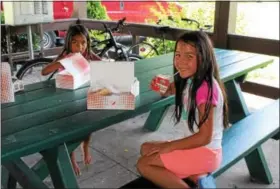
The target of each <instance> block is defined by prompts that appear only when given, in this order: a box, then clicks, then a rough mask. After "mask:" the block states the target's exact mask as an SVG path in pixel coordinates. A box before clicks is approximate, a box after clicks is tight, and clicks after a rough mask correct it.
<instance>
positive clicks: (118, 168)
mask: <svg viewBox="0 0 280 189" xmlns="http://www.w3.org/2000/svg"><path fill="white" fill-rule="evenodd" d="M244 95H245V100H246V102H247V104H248V106H249V108H250V111H255V110H256V109H258V108H261V107H262V106H264V105H265V104H268V103H270V102H271V100H270V99H265V98H260V97H257V96H254V95H249V94H244ZM256 100H257V101H258V102H259V103H258V104H256V103H254V102H256ZM172 111H173V107H171V108H170V109H169V112H168V114H167V116H166V117H165V119H164V121H163V123H162V125H161V127H160V128H159V130H158V131H156V132H148V131H145V130H143V124H144V122H145V120H146V118H147V116H148V113H146V114H143V115H140V116H138V117H135V118H133V119H130V120H127V121H124V122H121V123H119V124H115V125H113V126H110V127H108V128H106V129H103V130H100V131H98V132H95V133H93V134H92V141H91V146H90V147H91V152H92V155H93V163H92V165H90V166H89V167H88V168H86V167H85V166H84V165H83V163H82V157H81V151H80V148H79V149H77V150H76V152H77V153H76V155H77V158H78V161H79V165H80V167H81V169H82V175H81V176H79V177H78V178H77V179H78V183H79V186H80V188H118V187H120V186H122V185H124V184H126V183H128V182H130V181H131V180H133V179H135V178H137V177H138V176H139V174H138V172H137V170H136V168H135V164H136V162H137V159H138V157H139V147H140V145H141V144H142V143H143V142H145V141H150V140H166V139H169V140H170V139H176V138H179V137H182V136H184V134H185V131H184V130H185V128H184V126H183V124H179V125H177V126H173V124H172V121H171V115H172ZM263 151H264V154H265V156H266V159H267V162H268V165H269V168H270V171H271V173H272V176H273V180H274V182H273V184H271V185H264V184H260V183H256V182H254V181H252V180H250V177H249V173H248V170H247V167H246V164H245V161H244V160H241V161H240V162H238V163H237V164H236V165H234V166H233V167H232V168H230V169H229V170H227V171H226V172H225V173H224V174H222V175H221V176H219V177H218V178H217V186H218V188H279V141H274V140H269V141H267V142H266V143H265V144H264V145H263ZM38 158H40V156H39V155H37V154H34V155H31V156H28V157H26V158H24V161H26V162H27V163H28V164H29V165H32V164H34V163H35V162H36V161H37V160H38ZM45 182H46V184H48V185H49V186H52V184H51V181H50V179H49V178H47V179H46V180H45Z"/></svg>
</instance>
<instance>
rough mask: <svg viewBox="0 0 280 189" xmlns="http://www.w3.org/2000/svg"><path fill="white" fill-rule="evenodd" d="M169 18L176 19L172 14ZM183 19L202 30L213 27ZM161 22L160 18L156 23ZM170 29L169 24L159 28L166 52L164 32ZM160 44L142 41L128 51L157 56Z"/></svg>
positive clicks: (146, 55)
mask: <svg viewBox="0 0 280 189" xmlns="http://www.w3.org/2000/svg"><path fill="white" fill-rule="evenodd" d="M168 20H171V21H174V19H173V18H172V17H171V16H168ZM181 20H182V21H186V22H187V24H188V25H192V24H196V28H197V29H199V30H200V31H209V30H210V29H211V28H212V27H213V26H212V25H204V26H203V27H201V26H200V23H199V22H198V21H197V20H195V19H189V18H181ZM161 22H162V20H158V21H157V23H156V24H157V25H159V24H160V23H161ZM169 29H170V27H169V26H160V27H159V28H157V33H159V34H160V35H161V38H160V39H161V41H162V47H163V49H164V54H166V45H165V38H164V34H165V33H167V32H168V30H169ZM160 45H161V44H160V43H156V44H155V45H152V44H151V43H149V42H147V41H142V42H139V43H137V44H135V45H132V46H131V47H130V48H129V50H128V53H130V52H139V53H140V56H141V57H143V58H147V57H153V56H157V55H159V54H160V53H159V52H158V50H157V49H158V48H159V47H160Z"/></svg>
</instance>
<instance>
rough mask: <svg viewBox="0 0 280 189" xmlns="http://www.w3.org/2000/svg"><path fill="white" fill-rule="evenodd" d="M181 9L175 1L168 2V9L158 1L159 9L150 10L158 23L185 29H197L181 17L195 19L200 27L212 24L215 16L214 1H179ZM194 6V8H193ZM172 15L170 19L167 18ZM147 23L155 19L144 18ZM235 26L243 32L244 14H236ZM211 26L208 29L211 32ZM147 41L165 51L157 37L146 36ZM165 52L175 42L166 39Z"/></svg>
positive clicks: (159, 50)
mask: <svg viewBox="0 0 280 189" xmlns="http://www.w3.org/2000/svg"><path fill="white" fill-rule="evenodd" d="M180 5H182V7H183V8H182V9H181V10H180V9H179V8H178V7H177V6H176V4H175V3H171V2H170V3H169V4H168V9H167V10H165V9H164V8H163V7H162V5H161V4H160V3H159V2H158V6H159V7H160V9H159V10H156V9H154V8H151V9H150V11H151V13H152V14H154V15H155V16H156V17H157V18H158V20H161V22H160V25H164V26H170V27H175V28H184V29H187V30H197V29H198V28H197V25H196V24H195V23H188V22H186V21H182V18H190V19H194V20H197V21H198V22H199V24H200V28H201V27H202V28H203V26H204V25H212V26H214V17H215V2H203V3H197V2H196V3H190V2H180ZM194 7H195V8H194ZM169 17H172V20H170V19H169ZM146 22H147V23H149V24H156V22H157V20H149V19H147V20H146ZM237 22H238V24H237V26H238V27H237V28H236V30H237V31H238V32H239V33H244V28H245V27H246V23H245V21H244V14H240V15H238V16H237ZM213 29H214V28H213V27H212V28H211V29H210V30H208V31H209V32H213ZM147 42H149V43H151V44H153V45H154V46H155V47H156V48H157V50H158V52H159V53H160V54H164V53H165V49H164V47H163V44H162V41H161V39H159V38H147ZM165 46H166V53H168V52H172V51H174V48H175V42H174V41H169V40H166V42H165Z"/></svg>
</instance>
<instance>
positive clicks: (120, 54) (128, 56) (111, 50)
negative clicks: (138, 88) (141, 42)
mask: <svg viewBox="0 0 280 189" xmlns="http://www.w3.org/2000/svg"><path fill="white" fill-rule="evenodd" d="M125 20H126V18H123V19H121V20H119V21H118V22H117V26H116V27H114V28H109V27H108V26H107V25H106V24H104V23H103V26H104V31H102V32H100V33H99V35H102V34H105V33H107V34H108V35H109V38H108V39H105V40H102V41H100V40H98V39H96V38H93V39H92V49H93V51H94V52H95V53H96V54H97V55H98V56H99V57H101V58H102V59H103V60H109V61H111V60H114V61H137V60H140V59H142V58H143V57H141V56H138V55H136V54H134V53H128V51H127V50H126V49H127V47H125V46H124V45H122V44H121V43H118V42H117V40H116V38H115V37H114V36H113V32H120V29H121V28H122V27H124V22H125ZM99 46H102V48H99Z"/></svg>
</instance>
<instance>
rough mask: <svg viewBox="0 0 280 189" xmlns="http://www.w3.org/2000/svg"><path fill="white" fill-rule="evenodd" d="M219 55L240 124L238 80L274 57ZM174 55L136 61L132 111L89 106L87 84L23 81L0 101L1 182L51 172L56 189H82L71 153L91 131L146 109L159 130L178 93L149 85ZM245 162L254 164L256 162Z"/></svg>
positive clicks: (29, 180)
mask: <svg viewBox="0 0 280 189" xmlns="http://www.w3.org/2000/svg"><path fill="white" fill-rule="evenodd" d="M215 54H216V58H217V61H218V63H219V67H220V73H221V78H222V80H223V82H224V83H225V86H226V89H227V93H228V98H229V108H230V121H231V123H236V122H238V121H240V120H241V119H243V118H244V117H246V116H248V115H249V111H248V108H247V106H246V104H245V103H244V99H243V96H242V93H241V90H240V86H239V82H242V81H243V80H244V78H245V77H244V76H246V74H247V73H248V72H250V71H252V70H255V69H257V68H262V67H265V66H267V65H268V64H270V63H271V62H273V58H272V57H270V56H266V55H260V54H254V53H247V52H241V51H235V50H224V49H215ZM172 59H173V53H170V54H166V55H162V56H158V57H155V58H150V59H145V60H140V61H137V62H136V63H135V75H136V77H137V78H138V80H139V81H140V95H139V96H138V97H137V102H136V108H135V110H133V111H132V110H130V111H128V110H127V111H125V110H87V108H86V96H87V90H88V87H89V86H88V85H85V86H84V87H81V88H79V89H77V90H74V91H71V90H63V89H57V88H55V84H54V81H53V80H52V81H46V82H41V83H35V84H31V85H28V86H25V91H24V92H21V93H19V94H17V95H16V97H15V102H14V103H9V104H2V106H1V129H2V130H1V162H2V167H4V168H5V170H6V171H7V173H8V175H6V176H5V177H4V176H3V174H2V178H1V179H2V185H3V186H4V187H8V188H15V187H16V182H18V183H19V184H20V185H21V186H23V188H47V186H46V185H45V184H44V183H43V182H42V180H44V178H46V177H47V176H48V175H49V174H50V176H51V179H52V182H53V185H54V187H55V188H59V189H62V188H78V184H77V180H76V177H75V174H74V172H73V169H72V166H71V162H70V158H69V153H70V152H72V151H73V150H74V149H75V148H76V147H77V146H78V145H79V144H80V142H81V141H82V139H83V138H84V137H85V136H87V135H88V134H89V133H92V132H95V131H98V130H100V129H103V128H106V127H108V126H110V125H113V124H116V123H119V122H122V121H124V120H127V119H129V118H132V117H135V116H137V115H139V114H142V113H145V112H148V111H150V114H149V117H148V119H147V121H146V123H145V125H144V128H146V129H149V130H151V131H156V130H157V128H158V127H159V126H160V124H161V121H162V118H163V117H164V115H165V113H166V110H167V108H168V107H169V106H170V105H172V104H174V97H173V96H171V97H167V98H163V97H161V96H160V95H158V94H157V93H155V92H153V91H151V90H150V88H149V83H150V81H151V79H152V78H153V77H154V76H155V75H156V74H172V72H173V66H172ZM273 132H275V131H273ZM277 132H278V131H277ZM259 150H261V149H259V148H258V152H259ZM34 153H40V154H41V155H42V156H43V158H42V160H40V161H39V162H38V163H37V164H36V165H34V166H33V167H32V168H29V167H28V166H27V165H26V164H25V163H24V162H23V161H22V160H21V158H22V157H24V156H27V155H30V154H34ZM253 156H254V157H257V159H258V160H257V161H259V162H261V164H260V165H259V166H260V167H261V168H260V170H262V168H263V169H266V167H265V166H266V162H265V160H263V158H262V157H261V158H260V156H261V155H260V154H259V153H255V154H253ZM251 158H252V157H251ZM247 165H248V168H249V169H252V170H253V169H254V167H253V166H255V165H251V164H250V163H247ZM252 174H254V173H253V172H252ZM4 175H5V174H4ZM256 176H258V174H256ZM268 182H270V181H268Z"/></svg>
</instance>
